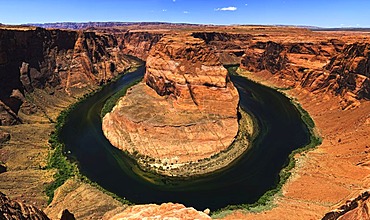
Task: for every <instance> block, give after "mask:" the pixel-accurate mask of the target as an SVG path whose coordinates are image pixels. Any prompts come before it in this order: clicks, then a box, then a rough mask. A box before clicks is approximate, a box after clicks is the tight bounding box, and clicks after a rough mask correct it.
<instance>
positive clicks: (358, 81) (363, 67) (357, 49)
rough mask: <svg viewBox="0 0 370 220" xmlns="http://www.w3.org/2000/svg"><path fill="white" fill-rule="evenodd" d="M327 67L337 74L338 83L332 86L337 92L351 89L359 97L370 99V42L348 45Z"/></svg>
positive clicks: (333, 74)
mask: <svg viewBox="0 0 370 220" xmlns="http://www.w3.org/2000/svg"><path fill="white" fill-rule="evenodd" d="M326 69H327V70H329V71H330V75H332V78H334V77H333V76H335V79H336V81H337V85H335V86H332V87H333V88H334V89H335V92H336V93H337V94H343V93H345V92H348V91H349V92H352V93H353V94H355V97H356V98H357V99H367V100H370V44H368V43H366V44H351V45H347V46H346V47H345V49H344V51H343V53H341V54H339V55H337V56H335V57H333V58H332V59H331V60H330V63H329V64H328V65H327V66H326Z"/></svg>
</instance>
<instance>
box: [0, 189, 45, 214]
mask: <svg viewBox="0 0 370 220" xmlns="http://www.w3.org/2000/svg"><path fill="white" fill-rule="evenodd" d="M0 219H4V220H7V219H9V220H23V219H40V220H48V219H49V218H48V217H47V216H46V215H45V213H44V212H43V211H41V210H39V209H38V208H36V207H34V206H32V205H26V204H23V203H20V202H17V201H13V200H10V199H9V198H8V197H7V196H5V195H4V194H3V193H1V192H0Z"/></svg>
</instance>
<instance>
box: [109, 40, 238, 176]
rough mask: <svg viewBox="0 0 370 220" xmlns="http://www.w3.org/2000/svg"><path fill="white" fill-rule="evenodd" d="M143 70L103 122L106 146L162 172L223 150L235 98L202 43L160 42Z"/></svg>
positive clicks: (232, 130)
mask: <svg viewBox="0 0 370 220" xmlns="http://www.w3.org/2000/svg"><path fill="white" fill-rule="evenodd" d="M146 65H147V70H146V74H145V77H144V80H143V82H142V83H140V84H138V85H136V86H134V87H133V88H131V89H130V90H129V91H128V94H127V95H126V96H125V97H123V98H122V99H121V100H120V101H119V102H118V104H117V105H116V107H115V108H114V109H113V111H112V112H111V113H108V114H107V115H106V116H105V117H104V119H103V131H104V134H105V135H106V137H107V138H108V139H109V140H110V142H111V143H112V144H113V145H114V146H116V147H118V148H119V149H122V150H124V151H128V152H129V153H131V154H134V155H135V156H137V155H139V156H149V157H150V158H156V159H157V160H159V161H158V162H159V164H161V165H158V166H162V165H163V163H165V165H168V166H165V167H163V168H165V169H171V168H177V167H178V166H179V165H181V164H183V163H189V162H197V161H198V160H202V159H205V158H209V157H211V156H212V155H215V154H217V153H219V152H221V151H224V150H226V149H227V148H228V147H229V146H230V145H231V143H232V142H233V141H234V139H235V137H236V135H237V133H238V118H237V108H238V102H239V95H238V92H237V90H236V88H235V87H234V85H233V84H232V83H231V82H230V80H229V77H228V73H227V70H226V69H225V68H224V67H223V66H222V65H221V63H220V62H219V60H218V58H217V56H216V55H215V54H214V53H213V52H212V51H211V50H210V49H208V48H207V46H206V45H205V42H204V41H203V40H201V39H196V38H193V37H191V36H165V37H164V38H162V39H161V40H160V41H159V42H158V43H157V44H156V45H155V46H154V48H153V49H152V50H151V51H150V54H149V57H148V59H147V64H146ZM153 166H157V165H155V164H154V165H153Z"/></svg>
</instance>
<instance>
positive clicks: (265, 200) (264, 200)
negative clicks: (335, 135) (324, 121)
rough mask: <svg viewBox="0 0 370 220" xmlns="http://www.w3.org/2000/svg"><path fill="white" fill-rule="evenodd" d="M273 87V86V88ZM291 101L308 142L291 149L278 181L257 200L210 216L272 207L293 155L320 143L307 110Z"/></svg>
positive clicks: (291, 166)
mask: <svg viewBox="0 0 370 220" xmlns="http://www.w3.org/2000/svg"><path fill="white" fill-rule="evenodd" d="M274 89H275V88H274ZM290 100H291V103H292V104H293V105H294V106H296V108H297V110H298V111H299V112H300V114H301V118H302V120H303V122H304V123H305V124H306V126H307V128H308V130H309V133H310V142H309V143H308V144H307V145H306V146H303V147H301V148H298V149H296V150H294V151H292V152H291V153H290V155H289V157H288V159H287V162H286V164H285V165H284V166H283V168H282V170H281V171H280V173H279V181H278V182H277V184H276V186H275V187H274V188H273V189H271V190H269V191H267V192H266V193H265V194H263V195H262V196H261V197H260V198H259V199H258V201H257V202H255V203H253V204H240V205H229V206H226V207H225V208H222V209H220V210H217V211H215V212H213V213H212V217H214V218H221V217H222V216H225V215H227V214H230V212H231V211H232V210H244V211H248V212H260V211H264V210H268V209H272V208H273V207H274V206H275V204H274V202H273V200H274V198H275V196H276V195H277V194H279V193H281V189H282V187H283V185H284V184H285V183H286V181H287V180H288V179H289V177H290V176H291V175H292V172H291V171H292V169H293V168H294V167H295V165H296V160H295V158H294V156H295V155H296V154H299V153H302V152H306V151H308V150H311V149H314V148H315V147H316V146H318V145H320V144H321V143H322V138H321V137H320V136H319V135H318V134H317V132H316V131H315V122H314V121H313V119H312V118H311V117H310V115H309V114H308V112H307V111H306V110H304V109H303V108H302V106H301V105H300V104H299V103H297V102H294V100H292V99H290Z"/></svg>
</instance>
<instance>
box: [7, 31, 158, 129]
mask: <svg viewBox="0 0 370 220" xmlns="http://www.w3.org/2000/svg"><path fill="white" fill-rule="evenodd" d="M140 36H141V35H140ZM155 36H157V35H155ZM136 37H137V38H138V39H136V41H135V39H134V40H132V43H133V44H134V42H140V43H136V44H135V45H134V47H135V48H136V50H140V48H141V47H143V48H142V50H148V49H150V47H151V44H152V43H153V42H155V41H154V40H153V42H152V41H150V42H149V43H145V42H141V41H138V40H141V38H139V37H138V36H136V35H134V36H132V35H130V34H126V35H125V36H121V35H120V36H119V37H117V36H116V35H114V34H103V33H95V32H82V31H79V32H77V31H61V30H45V29H42V28H28V29H21V28H18V29H17V28H15V29H7V28H5V27H4V28H2V29H0V42H1V44H0V88H1V90H0V125H13V124H19V123H21V122H22V120H21V119H20V118H19V117H18V113H19V110H20V108H21V107H25V108H26V110H25V112H28V113H35V111H41V112H44V113H45V110H44V109H43V106H42V104H43V103H33V102H32V99H33V98H34V99H39V98H40V97H38V96H37V95H35V96H33V95H32V94H33V93H34V91H35V90H45V91H47V93H48V96H53V94H54V93H55V92H56V91H59V92H65V93H66V94H67V95H70V96H79V95H81V94H84V93H86V92H88V91H91V90H92V89H94V88H96V87H97V86H99V85H102V84H104V83H106V82H108V81H110V80H111V79H113V78H114V77H116V76H117V75H118V74H119V73H121V72H123V71H124V70H127V69H128V68H129V67H130V66H131V61H130V59H129V58H128V57H127V56H126V55H125V54H126V53H128V52H131V51H129V49H124V48H130V45H131V38H136ZM142 37H145V36H144V35H143V36H142ZM157 38H160V35H158V36H157ZM148 39H149V40H151V39H152V38H151V37H148ZM139 44H140V45H139ZM133 53H134V52H133ZM133 55H135V53H134V54H133ZM25 94H30V97H28V98H27V99H25ZM44 99H46V98H45V97H44ZM23 103H26V104H25V105H23V106H22V104H23ZM35 104H36V106H37V107H36V106H35ZM38 104H39V105H38Z"/></svg>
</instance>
